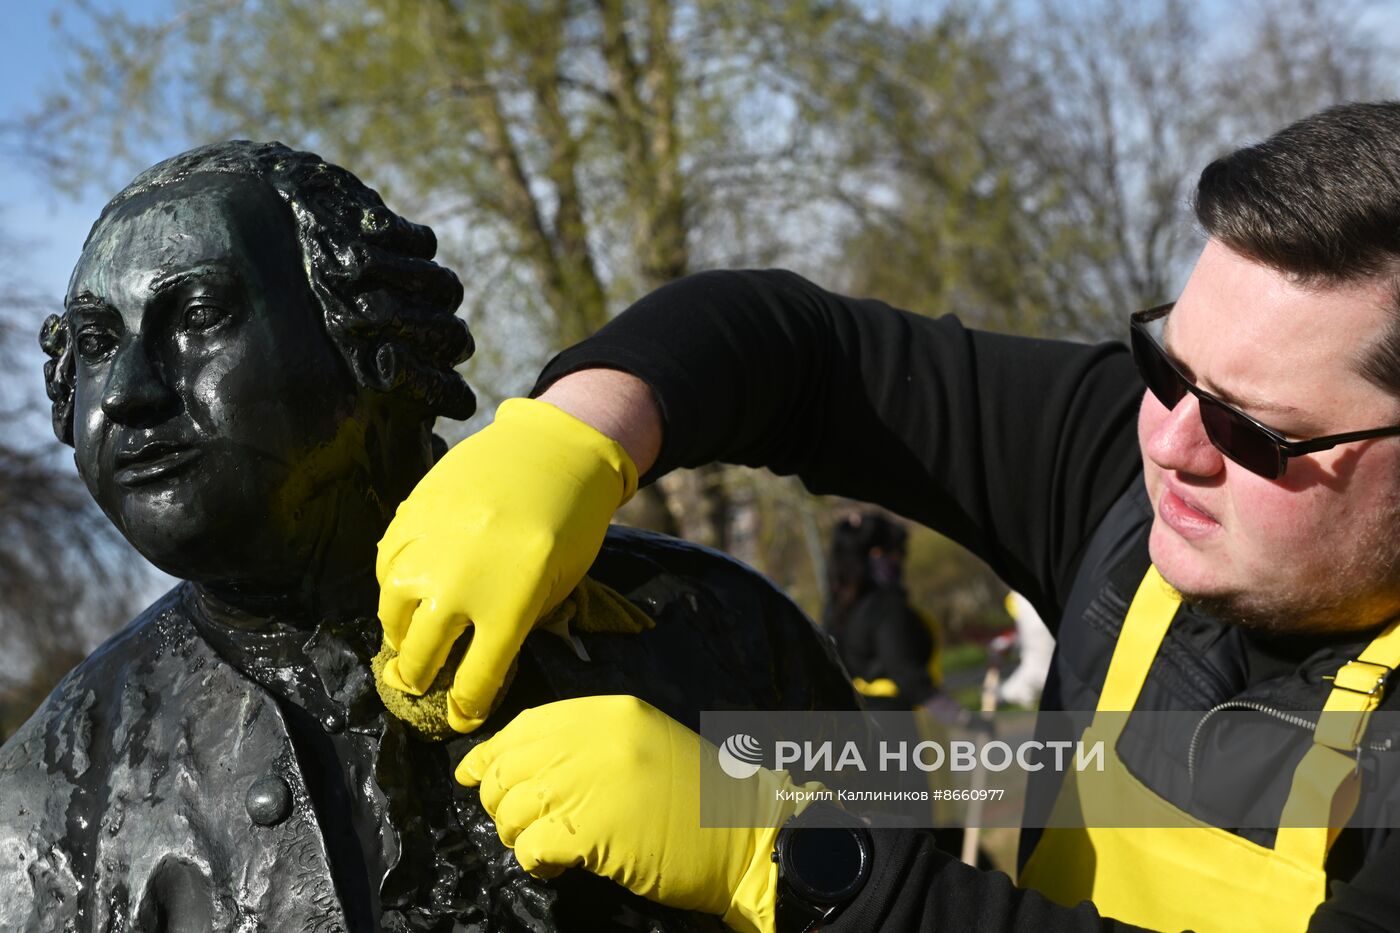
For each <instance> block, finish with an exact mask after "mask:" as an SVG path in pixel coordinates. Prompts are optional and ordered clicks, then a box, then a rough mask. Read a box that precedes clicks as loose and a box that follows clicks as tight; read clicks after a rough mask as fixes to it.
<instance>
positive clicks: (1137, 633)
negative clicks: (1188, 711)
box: [1098, 567, 1181, 713]
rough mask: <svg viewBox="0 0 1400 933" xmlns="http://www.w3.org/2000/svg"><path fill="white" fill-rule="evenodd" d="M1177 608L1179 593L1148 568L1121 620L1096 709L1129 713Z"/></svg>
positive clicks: (1179, 601) (1152, 569)
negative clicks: (1120, 627)
mask: <svg viewBox="0 0 1400 933" xmlns="http://www.w3.org/2000/svg"><path fill="white" fill-rule="evenodd" d="M1180 605H1181V594H1180V593H1178V592H1177V591H1176V590H1174V589H1172V588H1171V586H1170V585H1169V584H1168V583H1167V581H1165V580H1163V579H1162V575H1161V574H1159V573H1158V572H1157V568H1156V567H1149V568H1148V570H1147V575H1146V576H1144V577H1143V578H1142V582H1141V583H1140V584H1138V589H1137V593H1136V595H1134V596H1133V602H1132V605H1131V606H1129V607H1128V615H1127V616H1126V617H1125V618H1124V619H1123V631H1122V633H1121V634H1119V636H1118V644H1117V646H1116V647H1115V648H1114V649H1113V659H1112V660H1111V661H1109V664H1108V676H1107V677H1105V678H1104V684H1103V693H1101V694H1100V695H1099V706H1098V708H1099V709H1100V710H1108V711H1110V712H1112V711H1121V712H1125V713H1126V712H1130V711H1131V710H1132V708H1133V704H1135V703H1136V702H1137V698H1138V694H1139V693H1140V692H1142V685H1143V683H1144V682H1145V681H1146V680H1147V672H1148V670H1149V669H1150V668H1151V667H1152V659H1153V658H1155V657H1156V656H1157V649H1158V648H1159V647H1161V645H1162V639H1163V638H1164V637H1165V636H1166V633H1167V629H1168V628H1169V627H1170V626H1171V624H1172V617H1173V616H1175V615H1176V610H1177V608H1178V607H1179V606H1180Z"/></svg>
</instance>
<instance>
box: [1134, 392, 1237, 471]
mask: <svg viewBox="0 0 1400 933" xmlns="http://www.w3.org/2000/svg"><path fill="white" fill-rule="evenodd" d="M1143 404H1145V405H1156V406H1157V408H1158V414H1159V417H1158V418H1156V419H1155V421H1154V424H1153V426H1152V430H1151V432H1150V433H1149V434H1148V436H1147V443H1146V446H1145V449H1144V451H1143V452H1144V453H1145V454H1146V455H1147V456H1148V457H1150V458H1151V459H1152V462H1153V463H1155V464H1157V466H1159V467H1161V468H1162V469H1164V470H1172V471H1175V472H1178V473H1187V474H1190V475H1193V476H1214V475H1215V474H1217V473H1219V472H1220V471H1221V470H1222V469H1224V467H1225V457H1224V455H1223V454H1221V453H1220V451H1219V450H1217V449H1216V447H1215V445H1214V444H1212V443H1211V442H1210V438H1209V437H1208V436H1207V435H1206V429H1205V425H1203V424H1202V423H1201V406H1200V402H1199V400H1197V398H1196V397H1195V396H1194V395H1192V394H1191V393H1189V392H1188V393H1187V394H1186V395H1184V396H1183V397H1182V399H1181V401H1179V402H1177V403H1176V407H1175V408H1173V409H1172V410H1171V411H1167V410H1166V409H1165V407H1163V406H1162V405H1161V403H1160V402H1158V401H1157V399H1156V398H1154V397H1153V396H1152V395H1151V394H1150V393H1149V394H1148V396H1147V398H1146V399H1144V401H1143Z"/></svg>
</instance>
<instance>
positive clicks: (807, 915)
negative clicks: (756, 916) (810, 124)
mask: <svg viewBox="0 0 1400 933" xmlns="http://www.w3.org/2000/svg"><path fill="white" fill-rule="evenodd" d="M835 910H836V908H835V907H818V906H817V905H815V904H809V903H807V902H806V901H804V900H802V898H800V897H797V896H796V895H794V894H793V893H792V891H791V890H790V889H788V887H787V886H786V885H784V884H783V883H782V882H779V883H778V900H777V902H776V903H775V904H774V905H773V926H774V928H775V929H776V930H777V931H778V933H812V931H813V930H815V929H816V928H817V927H819V926H821V922H822V921H823V920H825V919H826V918H827V917H829V916H831V915H832V913H834V912H835Z"/></svg>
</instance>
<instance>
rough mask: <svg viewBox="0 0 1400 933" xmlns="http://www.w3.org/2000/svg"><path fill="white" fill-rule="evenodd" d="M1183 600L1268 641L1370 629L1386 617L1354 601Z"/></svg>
mask: <svg viewBox="0 0 1400 933" xmlns="http://www.w3.org/2000/svg"><path fill="white" fill-rule="evenodd" d="M1181 595H1182V599H1183V600H1184V601H1185V602H1186V603H1187V604H1188V605H1189V606H1191V607H1192V608H1194V609H1196V610H1199V611H1200V612H1202V613H1204V614H1205V615H1207V616H1210V617H1211V618H1213V619H1216V620H1217V621H1220V622H1223V623H1225V624H1226V625H1234V626H1238V627H1239V628H1242V629H1245V630H1246V631H1249V632H1255V633H1258V634H1260V635H1265V636H1269V637H1281V636H1292V635H1332V634H1341V633H1344V632H1355V631H1361V630H1365V629H1369V628H1373V627H1374V626H1376V625H1378V624H1379V623H1380V622H1381V621H1383V620H1384V618H1385V616H1386V615H1387V613H1384V612H1377V611H1375V610H1374V609H1372V610H1370V611H1367V610H1364V609H1363V608H1362V607H1361V606H1358V605H1357V604H1356V601H1355V600H1350V601H1347V602H1345V603H1344V602H1342V601H1340V600H1318V599H1313V600H1308V601H1307V602H1306V603H1303V602H1299V601H1297V600H1285V599H1280V600H1277V601H1275V602H1272V603H1271V602H1268V601H1265V600H1260V599H1258V598H1257V597H1255V596H1253V595H1252V594H1241V593H1228V594H1213V595H1195V596H1193V595H1191V594H1189V593H1183V594H1181Z"/></svg>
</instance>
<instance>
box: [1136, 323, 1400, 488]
mask: <svg viewBox="0 0 1400 933" xmlns="http://www.w3.org/2000/svg"><path fill="white" fill-rule="evenodd" d="M1174 305H1175V302H1172V303H1171V304H1165V305H1159V306H1158V307H1155V308H1148V309H1147V310H1146V311H1138V312H1137V313H1135V314H1134V315H1133V316H1132V318H1131V320H1132V331H1131V334H1132V348H1133V362H1135V363H1137V368H1138V372H1139V373H1140V374H1141V375H1142V381H1143V382H1145V383H1147V388H1148V389H1150V390H1151V391H1152V394H1153V395H1155V396H1157V401H1159V402H1161V403H1162V405H1163V406H1165V407H1166V409H1167V410H1168V411H1171V410H1172V409H1174V408H1176V405H1177V403H1178V402H1180V401H1181V399H1182V397H1183V396H1185V395H1186V393H1187V392H1190V393H1191V394H1192V395H1194V396H1196V399H1197V401H1198V402H1199V403H1200V406H1201V425H1202V426H1203V427H1204V428H1205V429H1206V437H1208V438H1210V442H1211V443H1212V444H1214V445H1215V448H1216V449H1217V450H1219V451H1220V452H1221V453H1222V454H1224V455H1225V456H1227V457H1229V458H1230V459H1231V460H1233V461H1235V462H1236V463H1238V464H1239V465H1240V466H1242V467H1244V468H1245V469H1246V470H1249V471H1250V472H1251V473H1258V474H1259V475H1260V476H1262V477H1264V478H1265V479H1278V478H1279V477H1280V476H1282V475H1283V471H1284V470H1285V469H1287V468H1288V458H1289V457H1297V456H1300V455H1302V454H1311V453H1316V452H1317V451H1319V450H1328V449H1330V448H1332V447H1336V446H1337V445H1338V444H1349V443H1351V442H1352V441H1364V440H1369V439H1371V438H1373V437H1390V436H1392V435H1400V425H1392V426H1391V427H1388V428H1374V429H1372V430H1370V431H1349V432H1347V433H1346V434H1329V435H1327V436H1326V437H1315V438H1313V439H1312V440H1307V441H1290V440H1288V439H1286V438H1285V437H1284V436H1283V435H1282V434H1280V433H1278V432H1277V431H1275V430H1274V429H1273V428H1270V427H1267V426H1265V425H1262V424H1260V423H1259V422H1258V421H1255V420H1254V419H1253V418H1251V417H1249V415H1246V414H1245V413H1244V412H1242V411H1240V410H1239V409H1238V408H1236V407H1234V406H1233V405H1231V404H1229V403H1228V402H1225V401H1222V400H1221V399H1218V398H1216V397H1215V396H1214V395H1211V394H1210V393H1209V392H1207V391H1205V390H1204V389H1201V388H1197V387H1196V386H1195V385H1193V384H1192V383H1191V380H1189V379H1187V378H1186V377H1185V376H1184V375H1182V372H1181V370H1180V369H1178V368H1177V366H1176V364H1175V363H1174V362H1172V359H1171V357H1169V356H1167V352H1166V350H1164V349H1162V346H1161V345H1160V344H1159V343H1157V340H1156V339H1155V338H1154V337H1153V336H1152V334H1151V333H1150V332H1149V331H1148V329H1147V325H1148V324H1150V323H1152V322H1153V321H1155V320H1157V319H1158V318H1162V317H1166V315H1167V313H1168V312H1169V311H1171V309H1172V307H1173V306H1174Z"/></svg>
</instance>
